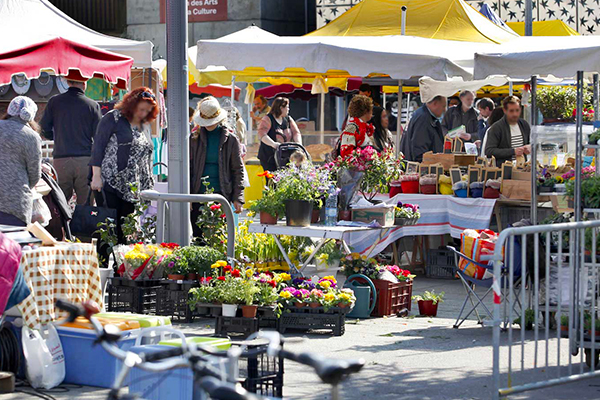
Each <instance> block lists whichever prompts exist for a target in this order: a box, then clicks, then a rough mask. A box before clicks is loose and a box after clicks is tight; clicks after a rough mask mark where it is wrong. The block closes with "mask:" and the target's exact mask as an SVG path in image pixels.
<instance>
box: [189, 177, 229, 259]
mask: <svg viewBox="0 0 600 400" xmlns="http://www.w3.org/2000/svg"><path fill="white" fill-rule="evenodd" d="M202 184H203V185H204V187H205V189H204V193H206V194H211V193H213V192H214V190H213V189H212V188H210V183H209V182H208V181H207V180H206V178H202ZM196 225H197V226H198V227H199V228H200V230H201V231H202V240H200V238H197V239H198V240H197V243H198V244H205V245H207V246H210V247H213V248H215V249H217V250H219V251H221V252H223V253H225V251H226V250H227V221H226V219H225V212H224V211H223V209H222V208H221V204H219V203H215V202H211V203H203V204H200V215H199V216H198V220H197V221H196Z"/></svg>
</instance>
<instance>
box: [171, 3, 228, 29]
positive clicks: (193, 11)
mask: <svg viewBox="0 0 600 400" xmlns="http://www.w3.org/2000/svg"><path fill="white" fill-rule="evenodd" d="M166 2H167V1H166V0H160V23H161V24H164V23H165V22H166V10H167V7H166ZM187 2H188V22H209V21H226V20H227V0H187Z"/></svg>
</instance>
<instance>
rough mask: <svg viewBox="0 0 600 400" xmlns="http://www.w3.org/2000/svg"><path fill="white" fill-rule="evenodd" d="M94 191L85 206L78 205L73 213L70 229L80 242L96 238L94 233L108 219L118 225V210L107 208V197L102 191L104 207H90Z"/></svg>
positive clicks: (89, 195)
mask: <svg viewBox="0 0 600 400" xmlns="http://www.w3.org/2000/svg"><path fill="white" fill-rule="evenodd" d="M91 196H92V190H90V193H89V194H88V198H87V201H86V202H85V204H83V205H77V206H76V207H75V211H74V212H73V219H71V223H70V227H71V234H73V235H74V236H77V237H78V238H79V239H80V240H82V241H83V240H86V241H90V240H91V239H92V237H94V233H95V232H96V231H97V230H98V224H99V223H101V222H105V221H106V220H107V219H112V220H113V221H114V223H115V224H116V223H117V210H115V209H112V208H107V207H106V205H107V202H106V195H105V194H104V191H102V197H103V198H104V207H95V206H91V205H90V199H91Z"/></svg>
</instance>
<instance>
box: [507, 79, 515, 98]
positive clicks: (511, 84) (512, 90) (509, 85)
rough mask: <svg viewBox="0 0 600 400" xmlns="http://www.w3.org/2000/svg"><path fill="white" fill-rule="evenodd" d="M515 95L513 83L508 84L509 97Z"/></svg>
mask: <svg viewBox="0 0 600 400" xmlns="http://www.w3.org/2000/svg"><path fill="white" fill-rule="evenodd" d="M513 93H514V89H513V83H512V81H510V82H508V95H509V96H512V95H513Z"/></svg>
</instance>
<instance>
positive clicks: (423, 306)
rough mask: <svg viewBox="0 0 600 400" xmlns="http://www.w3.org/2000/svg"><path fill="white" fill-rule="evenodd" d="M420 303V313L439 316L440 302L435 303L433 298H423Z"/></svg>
mask: <svg viewBox="0 0 600 400" xmlns="http://www.w3.org/2000/svg"><path fill="white" fill-rule="evenodd" d="M418 304H419V314H420V315H425V316H427V317H435V316H437V309H438V303H435V304H434V303H433V300H421V301H419V302H418Z"/></svg>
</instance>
